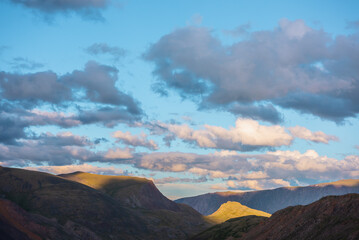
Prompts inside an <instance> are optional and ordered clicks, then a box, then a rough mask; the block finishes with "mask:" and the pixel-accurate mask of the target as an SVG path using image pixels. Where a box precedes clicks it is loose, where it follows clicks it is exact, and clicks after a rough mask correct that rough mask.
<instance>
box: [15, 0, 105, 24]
mask: <svg viewBox="0 0 359 240" xmlns="http://www.w3.org/2000/svg"><path fill="white" fill-rule="evenodd" d="M8 1H10V2H12V3H15V4H20V5H22V6H24V7H26V8H29V9H33V10H36V11H39V12H41V13H44V14H47V15H49V14H53V13H68V12H75V13H77V14H79V15H81V16H82V17H84V18H86V19H94V20H103V17H102V15H101V10H103V9H105V8H106V7H108V6H109V4H110V2H111V1H110V0H8Z"/></svg>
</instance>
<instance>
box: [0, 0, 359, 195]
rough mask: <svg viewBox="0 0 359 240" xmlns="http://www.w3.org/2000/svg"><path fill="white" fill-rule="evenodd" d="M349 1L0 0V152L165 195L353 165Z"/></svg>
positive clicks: (28, 164)
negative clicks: (121, 179)
mask: <svg viewBox="0 0 359 240" xmlns="http://www.w3.org/2000/svg"><path fill="white" fill-rule="evenodd" d="M357 9H359V3H358V1H349V0H347V1H329V0H328V1H319V0H316V1H240V0H236V1H230V0H226V1H215V0H207V1H203V0H198V1H189V0H188V1H165V0H162V1H160V0H154V1H136V0H123V1H122V0H73V1H67V0H51V1H45V0H31V1H30V0H29V1H27V0H0V29H1V37H0V96H1V98H0V165H1V166H5V167H18V168H25V169H30V170H38V171H45V172H50V173H54V174H60V173H69V172H74V171H85V172H91V173H97V174H110V175H129V176H141V177H146V178H149V179H152V180H153V181H154V182H155V184H156V186H157V187H158V188H159V189H160V191H161V192H162V193H163V194H164V195H166V196H167V197H169V198H171V199H176V198H180V197H186V196H194V195H198V194H203V193H207V192H216V191H252V190H262V189H271V188H277V187H289V186H305V185H310V184H317V183H322V182H329V181H336V180H339V179H351V178H359V120H358V116H359V115H358V113H359V15H358V11H357Z"/></svg>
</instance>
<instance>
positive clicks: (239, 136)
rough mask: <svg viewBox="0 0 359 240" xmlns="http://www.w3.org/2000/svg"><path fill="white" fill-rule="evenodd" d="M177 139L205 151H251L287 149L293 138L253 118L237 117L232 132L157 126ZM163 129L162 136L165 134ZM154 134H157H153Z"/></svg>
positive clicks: (209, 126) (212, 128) (215, 128)
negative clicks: (274, 148) (279, 147)
mask: <svg viewBox="0 0 359 240" xmlns="http://www.w3.org/2000/svg"><path fill="white" fill-rule="evenodd" d="M158 124H159V125H160V126H161V127H162V129H161V130H163V129H167V131H169V132H170V133H172V134H174V136H175V137H177V138H180V139H182V140H184V141H187V142H190V143H194V144H195V145H197V146H199V147H202V148H215V149H229V150H238V151H251V150H256V149H260V148H268V147H278V146H283V145H284V146H288V145H290V144H291V143H292V140H293V137H292V136H291V135H290V134H289V133H287V132H286V131H285V128H284V127H281V126H279V125H273V126H264V125H260V124H259V122H257V121H255V120H251V119H243V118H238V119H237V120H236V125H235V127H231V128H230V129H229V130H228V129H225V128H222V127H218V126H211V125H204V129H200V130H194V129H192V128H190V127H189V126H188V125H177V124H165V123H158ZM161 130H160V132H159V133H160V134H161V133H162V131H161ZM154 133H155V132H154Z"/></svg>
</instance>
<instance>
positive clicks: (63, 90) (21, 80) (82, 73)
mask: <svg viewBox="0 0 359 240" xmlns="http://www.w3.org/2000/svg"><path fill="white" fill-rule="evenodd" d="M117 79H118V70H117V69H116V68H114V67H110V66H106V65H100V64H98V63H97V62H94V61H89V62H87V63H86V65H85V69H84V70H75V71H73V72H72V73H68V74H65V75H63V76H58V75H57V74H55V73H54V72H50V71H48V72H38V73H29V74H15V73H6V72H0V88H1V90H2V92H1V97H2V98H5V99H7V100H9V101H16V102H19V103H21V104H22V105H24V106H29V107H34V106H36V105H39V104H43V103H50V104H64V103H66V102H69V101H75V100H76V101H91V102H93V103H101V104H110V105H115V106H119V107H120V106H121V107H124V108H125V109H126V111H128V112H129V113H130V114H134V115H139V114H142V110H141V108H140V107H139V103H138V102H137V101H136V100H135V99H134V98H133V97H131V96H130V95H128V94H126V93H124V92H122V91H120V90H119V89H118V88H117V87H116V86H115V84H116V81H117ZM83 92H84V94H82V93H83Z"/></svg>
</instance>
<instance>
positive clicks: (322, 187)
mask: <svg viewBox="0 0 359 240" xmlns="http://www.w3.org/2000/svg"><path fill="white" fill-rule="evenodd" d="M348 193H359V179H347V180H340V181H336V182H332V183H322V184H316V185H309V186H303V187H282V188H276V189H270V190H259V191H249V192H230V191H227V192H217V193H206V194H202V195H198V196H194V197H187V198H181V199H177V200H175V202H177V203H184V204H187V205H189V206H191V207H193V208H194V209H195V210H197V211H198V212H200V213H201V214H203V215H210V214H212V213H213V212H214V211H216V210H217V209H218V208H219V207H220V205H221V204H223V203H225V202H227V201H236V202H240V203H241V204H243V205H245V206H247V207H250V208H254V209H257V210H261V211H264V212H267V213H274V212H276V211H278V210H280V209H283V208H285V207H288V206H294V205H305V204H310V203H312V202H314V201H317V200H319V199H320V198H322V197H325V196H328V195H344V194H348Z"/></svg>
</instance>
